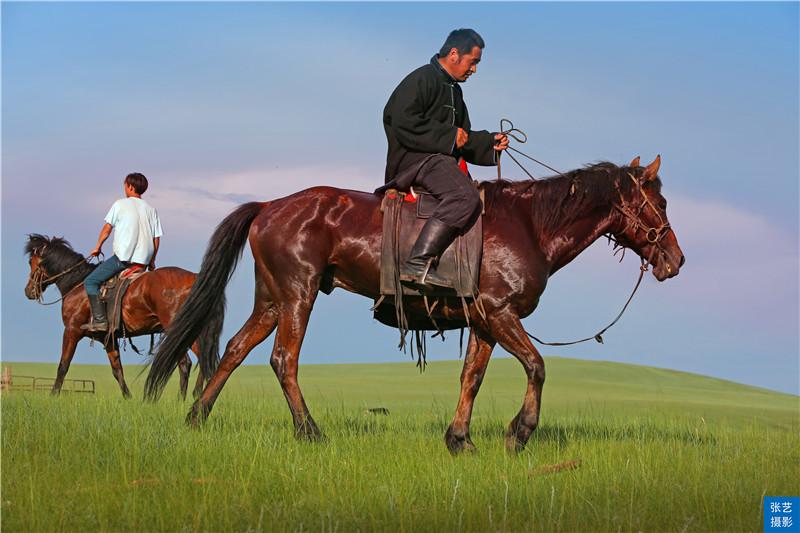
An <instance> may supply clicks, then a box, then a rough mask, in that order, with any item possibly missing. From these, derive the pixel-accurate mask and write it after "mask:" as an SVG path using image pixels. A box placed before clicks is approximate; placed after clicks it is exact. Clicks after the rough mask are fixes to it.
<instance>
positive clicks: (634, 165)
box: [628, 155, 639, 168]
mask: <svg viewBox="0 0 800 533" xmlns="http://www.w3.org/2000/svg"><path fill="white" fill-rule="evenodd" d="M628 166H629V167H633V168H636V167H638V166H639V156H638V155H637V156H636V157H634V158H633V161H631V164H630V165H628Z"/></svg>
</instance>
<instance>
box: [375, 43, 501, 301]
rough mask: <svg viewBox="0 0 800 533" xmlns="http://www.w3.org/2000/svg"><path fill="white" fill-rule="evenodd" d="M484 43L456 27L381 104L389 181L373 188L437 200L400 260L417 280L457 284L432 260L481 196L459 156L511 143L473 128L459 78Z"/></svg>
mask: <svg viewBox="0 0 800 533" xmlns="http://www.w3.org/2000/svg"><path fill="white" fill-rule="evenodd" d="M483 47H484V42H483V39H482V38H481V36H480V35H478V34H477V33H476V32H475V31H474V30H470V29H459V30H455V31H453V32H451V33H450V35H449V36H448V37H447V40H446V41H445V43H444V45H443V46H442V48H441V50H440V51H439V53H438V54H436V55H434V56H433V57H432V58H431V61H430V63H428V64H427V65H424V66H422V67H420V68H418V69H417V70H415V71H414V72H412V73H411V74H409V75H408V76H406V78H405V79H404V80H403V81H401V82H400V85H398V86H397V88H396V89H395V90H394V92H393V93H392V95H391V96H390V97H389V101H388V102H387V103H386V107H385V108H384V110H383V128H384V130H385V132H386V139H387V140H388V142H389V151H388V154H387V157H386V184H385V185H384V186H383V187H381V188H379V189H378V190H377V191H376V193H381V192H383V191H384V190H386V189H388V188H396V189H399V190H404V191H407V190H409V188H410V187H411V186H412V185H415V186H418V187H420V188H422V189H425V190H426V191H427V192H429V193H431V194H432V195H433V196H434V197H435V198H436V199H437V200H439V206H438V207H437V209H436V210H435V212H434V213H433V215H432V216H431V218H429V219H428V220H427V222H426V223H425V226H424V227H423V228H422V231H421V232H420V235H419V237H418V238H417V241H416V243H415V244H414V247H413V248H412V249H411V255H410V257H409V259H408V260H407V261H406V262H405V263H404V264H403V265H401V268H400V280H401V281H403V282H404V283H408V284H410V285H413V286H416V287H418V288H422V289H426V288H430V286H431V285H435V286H440V287H452V282H451V281H449V280H447V279H445V278H443V277H442V276H440V275H439V274H437V272H436V270H435V262H436V260H437V258H438V257H439V256H441V254H442V253H443V252H444V251H445V250H446V249H447V247H448V246H449V245H450V244H451V243H452V242H453V240H454V239H455V238H456V236H457V235H458V234H459V233H461V232H463V231H466V230H467V229H469V227H471V225H472V224H473V223H474V222H475V220H476V218H477V217H478V216H479V215H480V210H481V202H480V196H479V194H478V191H477V189H476V188H475V186H474V185H473V183H472V179H471V178H470V177H469V176H468V175H467V174H466V173H465V172H464V171H462V170H461V168H459V162H460V160H462V159H463V160H465V161H467V162H469V163H473V164H476V165H484V166H492V165H496V164H497V158H498V157H499V155H500V151H502V150H505V149H506V148H507V147H508V138H507V137H506V136H505V135H503V134H500V133H489V132H488V131H472V129H471V125H470V121H469V115H468V113H467V106H466V105H465V104H464V98H463V96H462V94H461V87H460V86H459V85H458V84H459V83H463V82H465V81H466V80H467V79H468V78H469V77H470V76H471V75H472V74H474V73H475V72H476V71H477V66H478V63H479V62H480V60H481V54H482V50H483Z"/></svg>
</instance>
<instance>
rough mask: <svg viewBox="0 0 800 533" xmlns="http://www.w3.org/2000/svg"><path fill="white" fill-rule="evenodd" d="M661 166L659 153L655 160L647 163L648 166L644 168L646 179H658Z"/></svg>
mask: <svg viewBox="0 0 800 533" xmlns="http://www.w3.org/2000/svg"><path fill="white" fill-rule="evenodd" d="M659 167H661V154H659V155H657V156H656V158H655V159H654V160H653V162H652V163H650V164H649V165H647V168H645V169H644V179H645V181H652V180H654V179H656V176H657V175H658V169H659Z"/></svg>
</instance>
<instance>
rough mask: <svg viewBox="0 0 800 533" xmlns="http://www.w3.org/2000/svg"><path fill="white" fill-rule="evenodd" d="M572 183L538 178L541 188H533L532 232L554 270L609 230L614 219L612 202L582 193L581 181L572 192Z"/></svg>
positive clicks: (537, 185) (538, 184) (564, 179)
mask: <svg viewBox="0 0 800 533" xmlns="http://www.w3.org/2000/svg"><path fill="white" fill-rule="evenodd" d="M572 183H573V181H572V180H570V179H568V178H553V179H549V180H545V181H541V182H537V183H536V188H537V189H538V190H536V189H533V190H532V192H531V200H530V202H531V203H530V205H531V209H532V210H533V213H531V217H530V218H531V220H532V224H533V226H534V231H533V234H534V235H536V238H537V240H538V244H539V248H540V249H541V250H542V252H543V254H544V256H545V259H546V260H547V263H548V264H549V265H550V273H551V274H552V273H554V272H556V271H557V270H559V269H560V268H562V267H564V266H565V265H567V264H568V263H569V262H571V261H572V260H573V259H575V258H576V257H577V256H578V255H580V253H581V252H583V251H584V250H585V249H586V248H588V247H589V246H590V245H591V244H592V243H593V242H594V241H596V240H597V239H598V238H600V237H601V236H602V235H604V234H606V233H608V232H609V231H610V230H611V229H612V226H613V222H614V214H613V207H612V205H611V203H610V202H608V201H603V200H599V201H598V200H595V199H591V198H585V197H583V196H582V194H583V191H581V188H580V187H581V186H580V185H578V186H577V187H576V188H575V189H572V192H569V191H570V190H571V184H572ZM609 186H611V185H610V184H609ZM573 202H577V204H573ZM573 205H574V207H573Z"/></svg>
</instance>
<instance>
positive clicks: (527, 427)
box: [489, 311, 545, 453]
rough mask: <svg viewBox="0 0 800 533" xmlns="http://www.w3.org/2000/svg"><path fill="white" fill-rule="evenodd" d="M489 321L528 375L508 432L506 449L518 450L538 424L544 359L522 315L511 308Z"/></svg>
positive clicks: (494, 335)
mask: <svg viewBox="0 0 800 533" xmlns="http://www.w3.org/2000/svg"><path fill="white" fill-rule="evenodd" d="M489 321H490V327H491V333H492V336H493V337H494V338H495V339H497V342H499V343H500V346H502V347H503V348H505V349H506V350H507V351H508V352H509V353H511V354H512V355H513V356H514V357H516V358H517V359H518V360H519V362H520V363H522V367H523V368H524V369H525V375H526V376H527V378H528V388H527V390H526V391H525V399H524V400H523V402H522V407H521V408H520V410H519V413H517V416H515V417H514V419H513V420H511V423H510V424H509V426H508V430H507V431H506V449H507V450H508V451H509V452H512V453H516V452H520V451H522V450H523V449H525V445H526V444H527V442H528V439H530V437H531V434H532V433H533V431H534V430H535V429H536V427H537V426H538V425H539V412H540V410H541V407H542V389H543V388H544V378H545V372H544V359H542V356H541V354H539V351H538V350H537V349H536V347H535V346H534V345H533V343H532V342H531V340H530V339H529V338H528V335H527V334H526V333H525V329H524V328H523V326H522V322H521V321H520V318H519V316H517V315H516V314H514V313H512V312H510V311H509V312H506V313H500V314H495V315H493V316H492V317H490V319H489Z"/></svg>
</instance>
